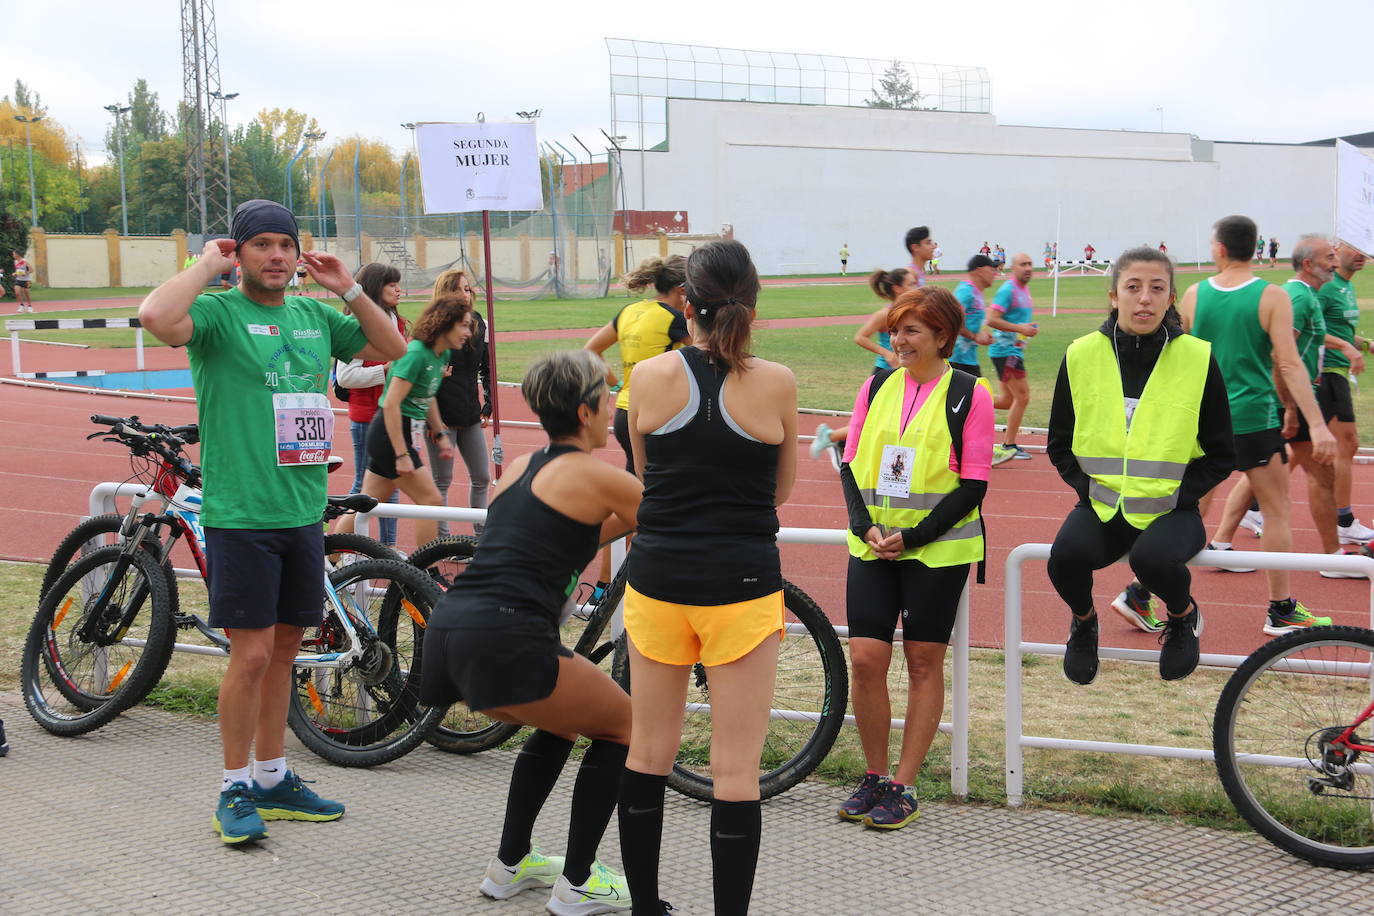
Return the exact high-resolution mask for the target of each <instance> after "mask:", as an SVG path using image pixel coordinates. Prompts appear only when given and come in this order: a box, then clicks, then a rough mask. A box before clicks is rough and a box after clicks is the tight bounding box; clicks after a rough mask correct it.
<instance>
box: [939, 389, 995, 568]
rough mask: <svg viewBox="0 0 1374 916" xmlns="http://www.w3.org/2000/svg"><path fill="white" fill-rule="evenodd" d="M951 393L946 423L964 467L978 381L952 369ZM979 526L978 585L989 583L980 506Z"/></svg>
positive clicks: (955, 456)
mask: <svg viewBox="0 0 1374 916" xmlns="http://www.w3.org/2000/svg"><path fill="white" fill-rule="evenodd" d="M949 371H950V373H951V374H950V378H949V392H948V393H947V394H946V395H945V422H946V423H948V424H949V437H950V439H951V440H952V441H953V443H954V460H955V462H956V463H957V464H958V465H959V466H960V467H961V468H962V467H963V466H964V423H965V422H966V421H967V420H968V412H969V409H970V408H971V406H972V404H973V389H974V388H975V387H977V385H978V379H977V378H975V377H974V376H972V375H970V374H969V373H967V372H964V371H963V370H962V369H955V368H952V367H951V368H950V370H949ZM979 510H980V511H979V513H978V524H979V527H980V528H981V529H982V532H983V556H982V558H981V559H979V560H978V584H979V585H982V584H983V583H984V582H985V581H987V565H988V563H987V555H988V526H987V522H986V521H984V519H983V513H982V511H981V510H982V507H981V506H979Z"/></svg>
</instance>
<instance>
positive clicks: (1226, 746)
mask: <svg viewBox="0 0 1374 916" xmlns="http://www.w3.org/2000/svg"><path fill="white" fill-rule="evenodd" d="M1372 667H1374V630H1367V629H1363V628H1360V627H1314V628H1312V629H1308V630H1301V631H1298V632H1294V633H1288V634H1286V635H1284V636H1280V637H1278V638H1277V639H1274V640H1272V641H1270V642H1268V643H1265V644H1264V645H1262V646H1260V647H1259V648H1258V649H1257V650H1255V652H1254V653H1253V654H1251V655H1250V657H1249V658H1247V659H1246V660H1245V661H1244V662H1243V663H1242V664H1241V666H1240V667H1239V668H1237V669H1236V672H1235V674H1233V675H1231V678H1230V680H1229V681H1227V683H1226V687H1225V689H1224V690H1222V692H1221V699H1220V700H1219V701H1218V702H1217V710H1216V718H1215V720H1214V723H1213V727H1212V743H1213V750H1214V752H1215V759H1216V767H1217V774H1218V775H1219V776H1220V777H1221V784H1222V786H1223V787H1225V789H1226V794H1227V796H1229V797H1230V799H1231V802H1232V804H1234V805H1235V806H1236V810H1237V811H1238V812H1240V815H1241V817H1243V818H1245V820H1246V821H1247V822H1248V823H1249V824H1250V826H1252V827H1253V828H1254V829H1255V830H1256V832H1258V833H1259V834H1260V835H1261V836H1263V837H1264V838H1265V839H1267V840H1269V841H1270V842H1271V843H1273V844H1274V845H1276V846H1278V847H1279V848H1280V849H1283V850H1285V851H1286V852H1289V853H1291V854H1293V855H1295V856H1299V857H1300V858H1303V859H1307V860H1308V861H1310V862H1314V863H1316V864H1318V865H1327V866H1333V867H1336V868H1369V867H1374V677H1371V669H1372Z"/></svg>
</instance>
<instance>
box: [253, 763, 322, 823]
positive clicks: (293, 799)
mask: <svg viewBox="0 0 1374 916" xmlns="http://www.w3.org/2000/svg"><path fill="white" fill-rule="evenodd" d="M307 782H310V783H313V782H314V780H313V779H301V778H300V777H299V776H297V775H296V774H295V773H293V772H291V771H290V770H287V771H286V778H285V779H283V780H282V781H281V782H279V783H277V784H276V785H275V786H273V787H272V788H270V789H264V788H263V787H262V786H261V785H259V784H258V781H257V780H253V798H254V799H255V800H256V802H257V805H258V813H259V814H261V815H262V819H263V820H265V821H337V820H338V819H339V818H341V817H343V813H344V806H343V803H342V802H336V801H330V800H329V799H327V798H320V797H319V796H318V795H316V794H315V792H314V791H313V790H311V789H307V788H306V787H305V783H307Z"/></svg>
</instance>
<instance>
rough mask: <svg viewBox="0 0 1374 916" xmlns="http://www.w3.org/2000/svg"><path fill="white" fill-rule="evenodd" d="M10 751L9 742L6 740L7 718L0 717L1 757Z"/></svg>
mask: <svg viewBox="0 0 1374 916" xmlns="http://www.w3.org/2000/svg"><path fill="white" fill-rule="evenodd" d="M9 752H10V745H9V742H8V741H6V740H5V720H4V719H0V757H3V756H5V755H6V754H8V753H9Z"/></svg>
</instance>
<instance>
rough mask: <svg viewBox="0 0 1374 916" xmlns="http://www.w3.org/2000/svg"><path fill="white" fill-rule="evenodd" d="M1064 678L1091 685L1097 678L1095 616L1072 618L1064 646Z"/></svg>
mask: <svg viewBox="0 0 1374 916" xmlns="http://www.w3.org/2000/svg"><path fill="white" fill-rule="evenodd" d="M1064 676H1065V677H1067V678H1068V679H1069V680H1071V681H1073V682H1074V683H1075V684H1091V683H1092V682H1093V678H1095V677H1097V614H1093V615H1092V616H1091V617H1089V618H1088V619H1087V620H1079V619H1078V618H1077V617H1074V618H1073V622H1072V623H1071V624H1069V641H1068V642H1066V643H1065V644H1064Z"/></svg>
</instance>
